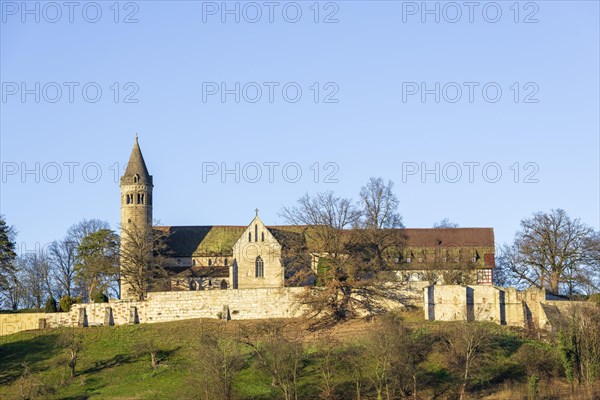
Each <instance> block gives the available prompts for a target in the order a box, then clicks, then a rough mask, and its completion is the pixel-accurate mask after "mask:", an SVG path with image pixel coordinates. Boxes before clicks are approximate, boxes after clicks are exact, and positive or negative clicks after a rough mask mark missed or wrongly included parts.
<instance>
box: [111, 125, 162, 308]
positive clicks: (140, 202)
mask: <svg viewBox="0 0 600 400" xmlns="http://www.w3.org/2000/svg"><path fill="white" fill-rule="evenodd" d="M119 186H120V188H121V248H123V245H124V241H125V240H126V239H125V237H124V236H126V235H123V230H124V229H133V230H138V231H146V230H147V229H152V188H153V187H154V186H153V184H152V176H151V175H150V174H149V173H148V168H146V163H145V162H144V156H142V151H141V150H140V144H139V143H138V137H137V134H136V135H135V143H134V145H133V150H131V156H129V162H128V163H127V168H126V169H125V174H124V175H123V176H122V177H121V182H120V185H119ZM134 228H135V229H134ZM121 262H123V260H121ZM126 286H127V285H126V284H125V283H124V282H123V279H122V278H121V299H124V298H127V297H128V294H127V293H128V291H129V290H128V287H126Z"/></svg>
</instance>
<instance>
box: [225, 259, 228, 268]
mask: <svg viewBox="0 0 600 400" xmlns="http://www.w3.org/2000/svg"><path fill="white" fill-rule="evenodd" d="M225 266H226V267H228V266H229V258H226V259H225Z"/></svg>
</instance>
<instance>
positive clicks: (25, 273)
mask: <svg viewBox="0 0 600 400" xmlns="http://www.w3.org/2000/svg"><path fill="white" fill-rule="evenodd" d="M17 265H18V268H19V270H20V276H21V283H22V285H23V289H24V291H25V293H26V297H25V300H26V302H27V306H28V307H33V308H41V307H42V305H43V304H44V302H45V301H46V299H47V298H48V297H52V277H51V275H50V261H49V259H48V256H47V254H46V253H45V252H44V251H43V250H38V251H36V252H32V253H26V254H22V255H20V256H19V257H18V260H17Z"/></svg>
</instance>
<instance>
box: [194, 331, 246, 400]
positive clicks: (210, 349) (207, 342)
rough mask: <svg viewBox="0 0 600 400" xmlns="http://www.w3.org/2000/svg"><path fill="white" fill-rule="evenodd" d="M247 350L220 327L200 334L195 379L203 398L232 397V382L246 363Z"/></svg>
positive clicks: (224, 399)
mask: <svg viewBox="0 0 600 400" xmlns="http://www.w3.org/2000/svg"><path fill="white" fill-rule="evenodd" d="M246 353H247V352H246V351H245V350H244V345H243V344H242V343H241V342H239V341H238V340H235V339H234V338H231V337H227V336H226V335H225V333H224V331H223V329H219V328H217V329H216V330H215V331H214V332H210V333H208V332H205V333H204V334H203V335H202V336H201V338H200V348H199V354H198V357H197V358H196V360H197V365H198V369H197V371H198V373H197V374H195V376H196V378H195V381H196V383H197V384H199V388H200V390H199V391H200V393H202V394H203V395H204V397H203V398H205V399H206V400H210V399H223V400H231V399H233V398H234V397H235V396H234V394H235V393H234V388H233V382H234V380H235V378H236V377H237V376H238V374H239V373H240V371H241V370H242V369H243V368H244V367H245V366H246V355H247V354H246Z"/></svg>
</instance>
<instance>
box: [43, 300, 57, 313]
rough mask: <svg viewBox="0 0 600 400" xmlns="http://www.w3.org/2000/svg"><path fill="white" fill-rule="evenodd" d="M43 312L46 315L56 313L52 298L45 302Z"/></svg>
mask: <svg viewBox="0 0 600 400" xmlns="http://www.w3.org/2000/svg"><path fill="white" fill-rule="evenodd" d="M44 311H45V312H47V313H54V312H57V311H58V307H57V306H56V300H55V299H54V297H48V300H46V305H45V306H44Z"/></svg>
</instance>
